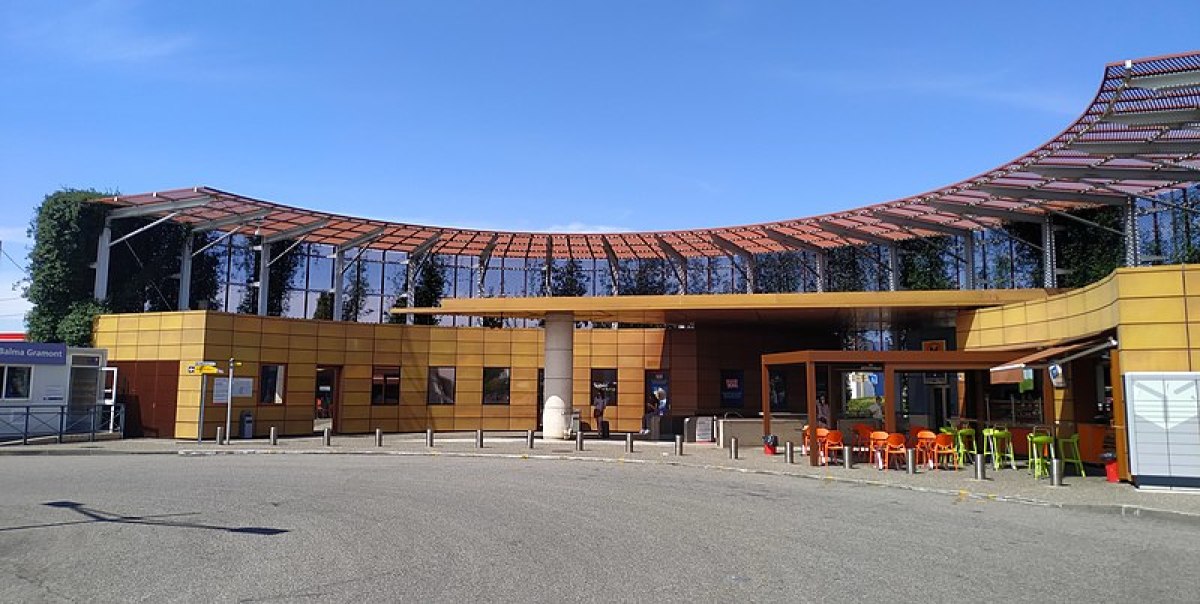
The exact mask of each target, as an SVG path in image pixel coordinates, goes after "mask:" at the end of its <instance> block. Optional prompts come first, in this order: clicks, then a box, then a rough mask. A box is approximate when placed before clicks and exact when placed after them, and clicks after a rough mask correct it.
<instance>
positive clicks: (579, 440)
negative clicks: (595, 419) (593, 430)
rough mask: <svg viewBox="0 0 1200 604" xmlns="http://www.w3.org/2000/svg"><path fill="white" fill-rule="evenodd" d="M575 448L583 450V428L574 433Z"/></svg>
mask: <svg viewBox="0 0 1200 604" xmlns="http://www.w3.org/2000/svg"><path fill="white" fill-rule="evenodd" d="M575 450H576V451H582V450H583V430H580V431H578V432H576V433H575Z"/></svg>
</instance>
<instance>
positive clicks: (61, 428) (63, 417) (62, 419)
mask: <svg viewBox="0 0 1200 604" xmlns="http://www.w3.org/2000/svg"><path fill="white" fill-rule="evenodd" d="M66 430H67V407H66V405H63V406H61V407H59V408H58V444H60V445H61V444H62V439H63V432H65V431H66Z"/></svg>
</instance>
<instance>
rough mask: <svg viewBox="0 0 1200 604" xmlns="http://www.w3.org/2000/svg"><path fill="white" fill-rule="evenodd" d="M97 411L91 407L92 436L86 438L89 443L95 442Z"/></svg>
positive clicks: (27, 418)
mask: <svg viewBox="0 0 1200 604" xmlns="http://www.w3.org/2000/svg"><path fill="white" fill-rule="evenodd" d="M97 409H98V408H97V407H95V406H93V407H92V413H91V416H92V434H91V436H90V437H88V440H89V441H91V442H96V411H97ZM25 423H27V424H28V423H29V414H28V413H26V414H25Z"/></svg>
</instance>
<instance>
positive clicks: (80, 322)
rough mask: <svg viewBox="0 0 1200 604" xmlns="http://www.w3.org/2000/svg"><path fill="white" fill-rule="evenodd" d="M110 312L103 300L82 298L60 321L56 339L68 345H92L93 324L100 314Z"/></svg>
mask: <svg viewBox="0 0 1200 604" xmlns="http://www.w3.org/2000/svg"><path fill="white" fill-rule="evenodd" d="M107 312H109V310H108V308H107V307H106V306H105V305H104V303H103V302H99V301H96V300H93V299H87V300H81V301H79V302H76V303H74V304H72V305H71V308H70V310H69V311H67V314H66V316H64V317H63V318H62V320H61V321H59V322H58V329H57V330H56V331H55V333H54V335H55V341H58V342H63V343H65V344H66V345H68V346H91V345H92V324H93V322H94V321H95V319H96V317H97V316H98V315H102V314H105V313H107Z"/></svg>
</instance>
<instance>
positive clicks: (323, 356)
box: [317, 350, 346, 365]
mask: <svg viewBox="0 0 1200 604" xmlns="http://www.w3.org/2000/svg"><path fill="white" fill-rule="evenodd" d="M317 364H318V365H345V364H346V353H345V352H343V351H341V350H318V351H317Z"/></svg>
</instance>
